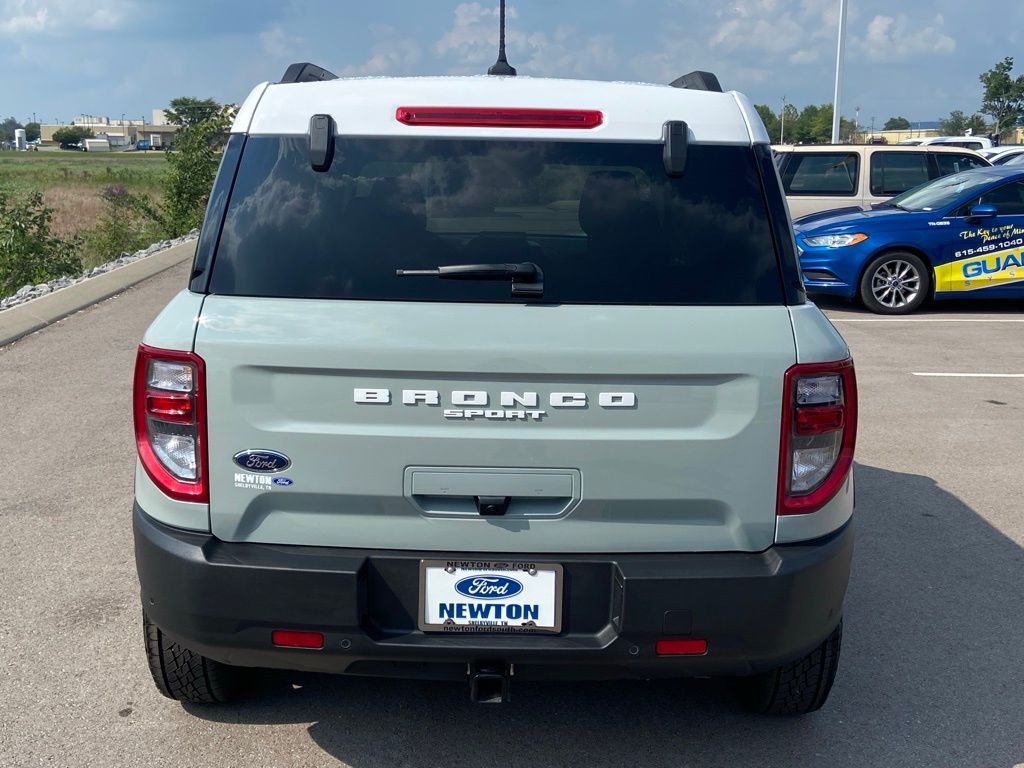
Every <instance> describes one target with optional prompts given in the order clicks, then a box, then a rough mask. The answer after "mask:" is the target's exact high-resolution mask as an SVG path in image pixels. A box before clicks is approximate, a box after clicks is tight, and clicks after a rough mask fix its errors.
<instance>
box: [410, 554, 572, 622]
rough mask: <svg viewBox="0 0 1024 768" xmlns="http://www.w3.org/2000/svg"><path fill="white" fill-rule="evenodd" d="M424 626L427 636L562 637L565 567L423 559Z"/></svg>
mask: <svg viewBox="0 0 1024 768" xmlns="http://www.w3.org/2000/svg"><path fill="white" fill-rule="evenodd" d="M419 627H420V629H421V630H423V631H424V632H500V633H531V634H532V633H545V632H560V631H561V629H562V566H561V565H555V564H552V563H528V562H511V561H490V560H488V561H476V560H421V561H420V618H419Z"/></svg>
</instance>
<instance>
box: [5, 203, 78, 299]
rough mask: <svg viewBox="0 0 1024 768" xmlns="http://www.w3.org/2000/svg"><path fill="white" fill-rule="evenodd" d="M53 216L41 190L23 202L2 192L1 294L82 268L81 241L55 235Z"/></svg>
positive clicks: (74, 272) (8, 293)
mask: <svg viewBox="0 0 1024 768" xmlns="http://www.w3.org/2000/svg"><path fill="white" fill-rule="evenodd" d="M52 219H53V211H52V210H51V209H50V208H48V207H46V205H45V204H44V203H43V196H42V194H40V193H39V192H32V193H31V194H30V195H29V196H28V198H26V199H25V200H24V201H22V202H18V201H14V200H12V199H11V198H10V197H9V196H8V195H7V194H6V193H4V192H0V296H8V295H10V294H12V293H14V292H15V291H17V290H18V289H19V288H20V287H21V286H23V285H29V284H32V285H35V284H36V283H42V282H45V281H47V280H53V279H55V278H58V277H63V276H64V275H73V274H76V273H78V272H81V271H82V261H81V259H80V258H79V256H78V243H77V241H74V240H70V241H68V240H61V239H60V238H57V237H54V236H53V235H51V234H50V222H51V221H52Z"/></svg>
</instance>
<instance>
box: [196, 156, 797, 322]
mask: <svg viewBox="0 0 1024 768" xmlns="http://www.w3.org/2000/svg"><path fill="white" fill-rule="evenodd" d="M662 153H663V147H662V146H661V145H660V144H619V143H598V142H554V141H544V142H541V141H532V142H520V141H497V140H490V141H485V140H474V141H467V140H452V139H448V140H446V139H430V140H418V139H348V138H340V139H337V140H336V144H335V151H334V162H333V164H332V165H331V168H330V170H329V171H327V172H326V173H316V172H314V171H313V170H312V168H311V167H310V161H309V143H308V140H307V139H306V138H305V137H266V136H255V137H250V138H249V140H248V141H247V143H246V145H245V150H244V153H243V156H242V161H241V165H240V167H239V170H238V175H237V177H236V180H235V184H234V188H233V190H232V194H231V199H230V201H229V203H228V208H227V212H226V215H225V219H224V226H223V230H222V233H221V238H220V243H219V245H218V248H217V254H216V257H215V259H214V264H213V273H212V277H211V282H210V290H211V292H213V293H219V294H228V295H240V296H275V297H294V298H324V299H363V300H398V301H446V302H447V301H455V302H458V301H466V302H517V303H522V302H523V301H524V300H523V299H522V298H512V296H511V286H510V283H508V282H489V281H476V280H474V281H467V280H442V279H439V278H437V277H424V276H398V275H396V270H399V269H430V268H434V267H438V266H442V265H454V264H480V263H521V262H533V263H535V264H537V265H538V266H539V267H540V268H541V270H542V271H543V276H544V280H543V283H544V294H543V298H542V299H540V301H543V302H545V303H549V302H550V303H566V304H569V303H573V304H586V303H606V304H781V303H782V302H783V297H782V286H781V280H780V276H779V267H778V260H777V258H776V254H775V249H774V245H773V242H772V236H771V230H770V226H769V220H768V213H767V211H766V207H765V200H764V195H763V193H762V189H761V183H760V179H759V176H758V172H757V167H756V165H755V157H754V152H753V150H752V149H751V148H750V147H736V146H697V145H695V146H691V147H690V148H689V154H688V158H687V166H686V173H685V175H684V176H683V177H682V178H678V179H672V178H669V177H668V176H667V175H666V173H665V170H664V161H663V157H662Z"/></svg>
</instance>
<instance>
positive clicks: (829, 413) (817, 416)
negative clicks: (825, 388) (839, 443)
mask: <svg viewBox="0 0 1024 768" xmlns="http://www.w3.org/2000/svg"><path fill="white" fill-rule="evenodd" d="M845 416H846V409H845V408H843V407H842V406H829V405H820V406H817V407H814V406H807V407H805V408H797V409H796V425H795V427H796V433H797V434H798V435H823V434H825V433H826V432H835V431H836V430H837V429H842V428H843V420H844V418H845Z"/></svg>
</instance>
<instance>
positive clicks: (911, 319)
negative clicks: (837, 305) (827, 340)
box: [828, 316, 1024, 323]
mask: <svg viewBox="0 0 1024 768" xmlns="http://www.w3.org/2000/svg"><path fill="white" fill-rule="evenodd" d="M828 319H829V320H831V321H832V322H833V323H1024V318H1021V317H1007V318H1000V317H991V318H989V317H984V318H980V317H979V318H974V317H949V318H946V317H831V316H829V318H828Z"/></svg>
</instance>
